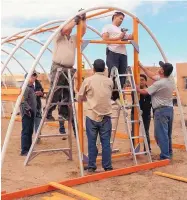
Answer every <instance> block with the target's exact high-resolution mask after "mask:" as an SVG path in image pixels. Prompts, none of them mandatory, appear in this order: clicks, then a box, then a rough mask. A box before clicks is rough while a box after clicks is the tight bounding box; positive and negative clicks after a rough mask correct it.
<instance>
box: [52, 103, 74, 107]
mask: <svg viewBox="0 0 187 200" xmlns="http://www.w3.org/2000/svg"><path fill="white" fill-rule="evenodd" d="M63 105H67V106H68V105H71V103H69V102H58V103H50V107H51V106H63Z"/></svg>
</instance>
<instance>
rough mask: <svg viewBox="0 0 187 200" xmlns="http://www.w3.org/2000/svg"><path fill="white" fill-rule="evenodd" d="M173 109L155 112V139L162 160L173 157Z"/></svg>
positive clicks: (162, 109)
mask: <svg viewBox="0 0 187 200" xmlns="http://www.w3.org/2000/svg"><path fill="white" fill-rule="evenodd" d="M172 124H173V107H169V106H168V107H162V108H158V109H156V110H155V111H154V129H155V139H156V141H157V144H158V146H159V147H160V150H161V154H160V159H170V158H171V157H172V154H173V151H172Z"/></svg>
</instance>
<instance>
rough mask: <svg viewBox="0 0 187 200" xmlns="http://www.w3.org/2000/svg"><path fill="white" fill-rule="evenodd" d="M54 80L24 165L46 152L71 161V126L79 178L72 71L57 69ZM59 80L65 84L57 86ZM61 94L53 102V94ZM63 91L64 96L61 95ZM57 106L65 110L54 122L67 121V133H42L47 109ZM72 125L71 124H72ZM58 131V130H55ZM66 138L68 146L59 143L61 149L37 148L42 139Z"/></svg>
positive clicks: (81, 168) (77, 138) (81, 169)
mask: <svg viewBox="0 0 187 200" xmlns="http://www.w3.org/2000/svg"><path fill="white" fill-rule="evenodd" d="M53 78H54V80H52V81H53V82H52V84H51V88H50V92H49V94H48V98H47V101H46V105H45V108H44V112H43V115H42V118H41V122H40V125H39V127H38V129H37V132H36V134H35V137H34V140H33V142H32V145H31V147H30V150H29V152H28V154H27V157H26V159H25V162H24V165H27V164H28V163H29V162H30V161H31V160H32V159H33V158H34V157H36V156H37V155H38V154H40V153H46V152H63V153H64V154H65V155H66V156H67V157H68V159H69V160H72V159H73V157H72V125H73V127H74V135H75V139H76V144H77V150H78V157H79V164H80V172H81V176H83V165H82V155H81V151H80V143H79V134H78V126H77V124H78V123H77V116H76V107H75V101H74V93H73V69H67V68H62V67H59V68H57V69H56V71H55V76H54V77H53ZM60 79H64V80H66V81H65V82H66V84H59V82H60ZM59 90H60V93H61V98H60V101H54V95H55V92H57V91H59ZM64 90H65V92H66V94H67V93H68V95H66V96H65V95H63V94H64ZM54 106H55V107H56V106H58V110H60V109H61V108H62V106H63V107H65V108H66V109H65V110H66V113H65V116H66V117H63V114H64V113H58V114H59V116H58V117H57V118H56V119H55V118H54V121H58V122H60V121H61V122H63V123H64V122H65V121H68V131H67V132H66V133H64V134H60V133H58V134H56V133H55V134H52V133H43V128H44V124H45V123H46V122H48V120H47V115H48V112H49V109H51V108H52V107H54ZM72 123H73V124H72ZM57 131H58V129H57ZM56 137H59V138H66V139H67V143H68V145H67V144H66V145H65V143H63V141H62V143H61V147H58V148H50V149H48V148H45V147H44V145H42V146H43V147H42V149H41V147H40V148H38V147H39V146H40V143H41V142H42V139H47V140H50V139H51V138H56Z"/></svg>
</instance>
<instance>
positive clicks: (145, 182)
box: [1, 107, 187, 200]
mask: <svg viewBox="0 0 187 200" xmlns="http://www.w3.org/2000/svg"><path fill="white" fill-rule="evenodd" d="M184 109H185V110H184V113H185V119H187V107H186V108H184ZM179 120H180V118H179V110H178V108H177V107H175V120H174V127H173V143H179V144H184V139H183V136H182V134H181V133H182V132H181V130H182V129H181V125H180V121H179ZM8 123H9V120H7V119H2V121H1V125H2V127H1V139H2V144H3V141H4V138H5V134H6V130H7V127H8ZM118 131H120V132H124V130H123V118H122V117H120V121H119V128H118ZM43 132H44V133H46V134H47V133H50V134H51V133H58V129H57V128H55V127H50V126H45V128H44V131H43ZM20 133H21V123H20V122H15V124H14V129H13V133H12V136H11V139H10V143H9V145H8V150H7V153H6V156H5V162H4V165H3V169H2V190H6V191H7V192H13V191H17V190H20V189H26V188H30V187H35V186H39V185H44V184H47V183H48V182H51V181H56V182H59V181H63V180H65V179H70V178H75V177H78V176H79V175H80V173H79V168H78V159H77V153H76V152H77V149H76V141H75V138H73V161H68V160H67V157H66V155H65V154H64V153H61V152H58V153H45V154H40V155H38V156H37V157H35V158H34V159H33V160H32V161H31V162H30V163H29V165H28V166H26V167H25V166H24V165H23V162H24V159H25V157H22V156H20V155H19V154H20ZM150 134H151V137H152V138H153V124H152V122H151V128H150ZM65 146H67V141H64V140H62V139H61V138H53V139H52V138H51V139H49V138H48V139H42V141H41V143H40V144H38V146H37V147H38V148H40V149H42V148H51V147H52V148H55V147H65ZM115 148H118V149H119V150H120V152H121V153H122V152H128V151H129V148H130V145H129V141H128V140H124V139H119V138H117V139H116V141H115ZM85 151H86V137H85ZM152 152H153V153H152V154H153V158H154V159H155V157H157V155H158V154H159V148H158V147H157V145H152ZM144 162H146V160H145V156H141V157H140V159H139V163H144ZM132 165H133V160H132V158H131V157H125V158H120V159H118V160H113V167H114V168H115V169H117V168H124V167H127V166H132ZM98 170H99V171H101V170H102V168H101V165H98ZM154 171H161V172H165V173H171V174H175V175H178V176H183V177H187V152H185V151H182V150H178V149H175V150H174V158H173V161H172V162H171V164H170V165H168V166H165V167H162V168H159V169H154V170H149V171H142V172H138V173H134V174H130V175H125V176H120V177H113V178H110V179H105V180H102V181H97V182H93V183H89V184H84V185H79V186H76V187H74V188H76V189H78V190H80V191H83V192H85V193H88V194H91V195H93V196H95V197H98V198H100V199H102V200H135V199H137V198H138V199H140V200H147V199H151V200H166V199H167V200H187V184H186V183H183V182H179V181H175V180H171V179H167V178H164V177H159V176H157V175H154V174H153V172H154ZM46 195H49V194H46ZM46 195H37V196H34V197H29V198H24V199H32V200H34V199H41V196H46Z"/></svg>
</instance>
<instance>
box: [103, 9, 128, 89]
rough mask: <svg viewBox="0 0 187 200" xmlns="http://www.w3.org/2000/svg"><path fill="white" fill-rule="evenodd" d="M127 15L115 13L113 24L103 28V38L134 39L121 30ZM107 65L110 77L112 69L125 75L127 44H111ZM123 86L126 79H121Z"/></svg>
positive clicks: (113, 39)
mask: <svg viewBox="0 0 187 200" xmlns="http://www.w3.org/2000/svg"><path fill="white" fill-rule="evenodd" d="M124 18H125V15H124V14H123V13H122V12H115V13H114V15H113V16H112V24H108V25H106V26H105V27H104V28H103V31H102V38H103V40H108V41H119V40H123V39H127V40H128V39H129V40H131V39H132V35H127V33H126V31H124V30H123V29H121V28H120V25H121V24H122V22H123V20H124ZM106 56H107V57H106V64H107V67H108V75H109V76H110V73H111V69H112V67H114V66H115V67H117V68H118V72H119V74H125V73H126V69H127V51H126V46H125V44H109V45H107V50H106ZM120 82H121V86H122V88H123V86H124V84H125V77H120Z"/></svg>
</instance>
